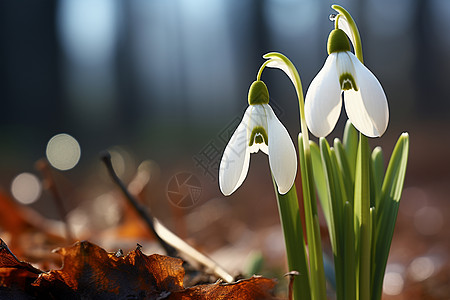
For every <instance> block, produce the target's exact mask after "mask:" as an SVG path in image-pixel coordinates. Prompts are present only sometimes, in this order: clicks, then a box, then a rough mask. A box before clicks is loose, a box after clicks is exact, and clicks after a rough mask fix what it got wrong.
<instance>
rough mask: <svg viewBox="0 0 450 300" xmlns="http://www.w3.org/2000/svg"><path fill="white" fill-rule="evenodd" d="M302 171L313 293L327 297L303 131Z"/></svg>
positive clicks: (300, 136) (307, 148)
mask: <svg viewBox="0 0 450 300" xmlns="http://www.w3.org/2000/svg"><path fill="white" fill-rule="evenodd" d="M298 144H299V145H300V146H299V147H298V148H299V160H300V172H301V175H302V188H303V204H304V208H305V224H306V237H307V241H308V250H309V266H310V276H311V281H310V282H311V295H312V297H313V299H317V300H319V299H324V300H325V299H326V284H325V272H324V267H323V254H322V242H321V238H320V226H319V216H318V214H317V203H316V193H315V185H314V175H313V171H312V158H311V149H310V147H309V141H306V143H304V141H303V133H300V134H299V135H298Z"/></svg>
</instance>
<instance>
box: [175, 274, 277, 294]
mask: <svg viewBox="0 0 450 300" xmlns="http://www.w3.org/2000/svg"><path fill="white" fill-rule="evenodd" d="M275 284H276V282H275V280H273V279H268V278H264V277H259V276H253V277H252V278H249V279H243V280H239V281H238V282H235V283H215V284H203V285H197V286H194V287H192V288H188V289H185V290H183V291H178V292H175V293H173V294H172V295H171V296H170V297H169V298H167V299H168V300H185V299H194V300H209V299H239V300H252V299H259V300H265V299H276V298H275V297H274V296H273V294H272V290H273V288H274V287H275Z"/></svg>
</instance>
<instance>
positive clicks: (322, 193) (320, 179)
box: [309, 141, 331, 232]
mask: <svg viewBox="0 0 450 300" xmlns="http://www.w3.org/2000/svg"><path fill="white" fill-rule="evenodd" d="M309 145H310V148H311V161H312V167H313V175H314V183H315V184H316V189H317V194H318V196H319V202H320V206H321V207H322V211H323V214H324V216H325V221H326V222H327V226H328V230H329V231H330V228H331V225H330V207H329V205H328V203H329V201H330V200H329V192H328V181H327V178H326V177H325V172H324V167H325V166H324V165H323V163H322V157H321V155H320V149H319V146H318V145H317V144H316V143H314V142H313V141H310V144H309ZM330 232H331V231H330Z"/></svg>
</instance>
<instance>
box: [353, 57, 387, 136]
mask: <svg viewBox="0 0 450 300" xmlns="http://www.w3.org/2000/svg"><path fill="white" fill-rule="evenodd" d="M350 56H351V59H352V61H353V65H354V68H355V75H356V78H355V80H356V82H357V85H358V88H359V89H358V91H357V92H355V91H354V90H348V91H345V92H344V102H345V110H346V112H347V115H348V117H349V119H350V121H351V122H352V124H353V125H354V126H355V127H356V129H358V130H359V131H360V132H361V133H363V134H364V135H366V136H368V137H378V136H381V135H383V133H384V132H385V131H386V128H387V125H388V121H389V108H388V103H387V99H386V95H385V93H384V91H383V88H382V87H381V84H380V82H379V81H378V79H377V78H376V77H375V75H373V74H372V72H370V70H369V69H367V68H366V67H365V66H364V65H363V64H362V63H361V62H360V61H359V60H358V59H357V58H356V57H355V56H354V55H353V54H351V55H350Z"/></svg>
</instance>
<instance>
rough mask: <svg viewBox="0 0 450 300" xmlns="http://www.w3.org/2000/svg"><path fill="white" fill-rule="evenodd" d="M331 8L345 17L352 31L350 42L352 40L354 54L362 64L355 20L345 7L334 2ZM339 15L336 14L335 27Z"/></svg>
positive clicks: (361, 53) (360, 46)
mask: <svg viewBox="0 0 450 300" xmlns="http://www.w3.org/2000/svg"><path fill="white" fill-rule="evenodd" d="M331 8H333V9H334V10H336V11H337V12H338V13H339V14H342V15H343V16H344V17H345V19H346V20H347V22H348V26H349V27H350V30H351V31H352V35H353V38H354V41H352V42H354V44H353V48H354V49H355V55H356V57H357V58H358V59H359V60H360V61H361V63H363V64H364V60H363V52H362V43H361V36H360V35H359V30H358V26H356V23H355V20H353V18H352V16H351V15H350V14H349V12H348V11H346V10H345V8H343V7H342V6H340V5H337V4H334V5H332V6H331ZM340 17H341V16H339V15H337V16H336V27H337V26H338V25H337V23H338V20H339V18H340Z"/></svg>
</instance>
